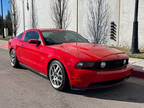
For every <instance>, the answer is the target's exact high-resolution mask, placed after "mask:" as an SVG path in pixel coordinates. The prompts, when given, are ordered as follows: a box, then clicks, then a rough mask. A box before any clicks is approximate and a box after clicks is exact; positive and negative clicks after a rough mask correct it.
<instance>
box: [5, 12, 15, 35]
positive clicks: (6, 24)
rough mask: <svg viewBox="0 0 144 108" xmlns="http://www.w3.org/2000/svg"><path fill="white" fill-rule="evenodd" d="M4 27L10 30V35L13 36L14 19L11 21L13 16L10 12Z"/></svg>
mask: <svg viewBox="0 0 144 108" xmlns="http://www.w3.org/2000/svg"><path fill="white" fill-rule="evenodd" d="M4 27H5V28H8V35H12V32H13V29H12V19H11V14H10V12H9V11H8V14H7V16H6V18H5V21H4Z"/></svg>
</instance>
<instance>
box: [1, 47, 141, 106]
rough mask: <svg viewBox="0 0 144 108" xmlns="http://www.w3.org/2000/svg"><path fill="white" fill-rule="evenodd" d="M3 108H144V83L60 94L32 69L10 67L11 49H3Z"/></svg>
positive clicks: (133, 82)
mask: <svg viewBox="0 0 144 108" xmlns="http://www.w3.org/2000/svg"><path fill="white" fill-rule="evenodd" d="M0 108H144V80H142V79H136V78H130V79H129V80H127V81H126V82H124V83H123V84H122V85H120V86H117V87H112V88H107V89H98V90H90V91H86V92H80V91H79V92H78V91H70V92H59V91H56V90H54V89H53V88H52V87H51V85H50V83H49V81H48V80H47V79H46V78H43V77H42V76H40V75H37V74H36V73H34V72H32V71H30V70H28V69H14V68H12V67H11V66H10V63H9V56H8V50H6V49H2V48H0Z"/></svg>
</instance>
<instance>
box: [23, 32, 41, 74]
mask: <svg viewBox="0 0 144 108" xmlns="http://www.w3.org/2000/svg"><path fill="white" fill-rule="evenodd" d="M31 39H37V40H39V41H41V38H40V36H39V33H38V32H37V31H27V32H26V34H25V36H24V39H23V44H22V50H21V57H22V63H23V64H25V65H27V66H29V67H31V68H33V69H35V70H38V71H40V72H41V71H42V64H43V59H42V57H43V54H42V51H41V49H42V48H43V47H44V46H43V44H42V41H41V44H40V45H39V46H37V45H36V44H31V43H28V41H29V40H31Z"/></svg>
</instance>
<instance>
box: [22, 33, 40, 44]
mask: <svg viewBox="0 0 144 108" xmlns="http://www.w3.org/2000/svg"><path fill="white" fill-rule="evenodd" d="M31 39H38V40H40V37H39V33H38V32H36V31H28V32H27V33H26V34H25V37H24V42H28V40H31Z"/></svg>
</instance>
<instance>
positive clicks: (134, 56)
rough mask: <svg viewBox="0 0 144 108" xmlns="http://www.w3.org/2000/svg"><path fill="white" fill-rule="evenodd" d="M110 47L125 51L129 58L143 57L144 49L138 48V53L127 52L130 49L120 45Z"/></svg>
mask: <svg viewBox="0 0 144 108" xmlns="http://www.w3.org/2000/svg"><path fill="white" fill-rule="evenodd" d="M112 48H116V49H118V50H121V51H124V52H125V53H127V54H128V55H129V57H131V58H139V59H144V50H140V52H141V53H140V54H129V51H130V49H129V48H122V47H112Z"/></svg>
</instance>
